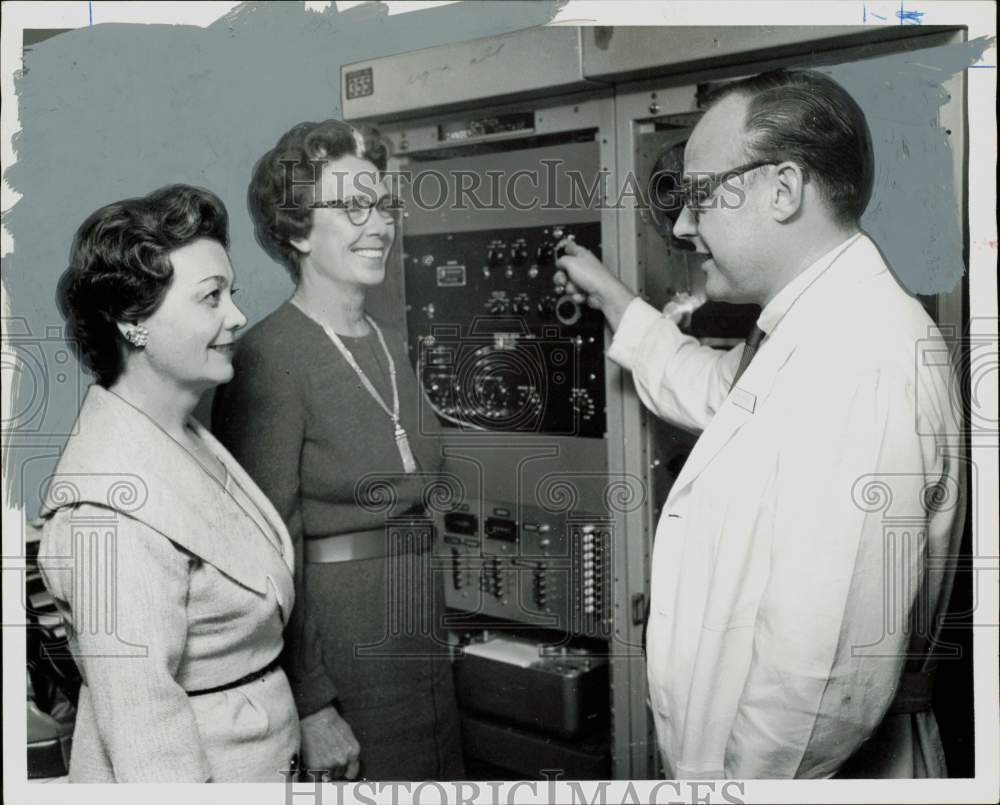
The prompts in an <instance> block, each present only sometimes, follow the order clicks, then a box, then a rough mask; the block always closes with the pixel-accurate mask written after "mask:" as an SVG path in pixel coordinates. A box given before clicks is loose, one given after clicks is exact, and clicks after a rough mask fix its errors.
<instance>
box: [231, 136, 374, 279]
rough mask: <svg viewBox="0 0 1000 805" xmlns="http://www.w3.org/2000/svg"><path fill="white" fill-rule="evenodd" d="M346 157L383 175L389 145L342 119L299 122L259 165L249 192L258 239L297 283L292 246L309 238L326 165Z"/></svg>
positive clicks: (297, 267) (251, 214) (295, 255)
mask: <svg viewBox="0 0 1000 805" xmlns="http://www.w3.org/2000/svg"><path fill="white" fill-rule="evenodd" d="M348 154H350V155H353V156H356V157H358V158H360V159H365V160H368V161H369V162H371V163H372V164H373V165H374V166H375V167H376V168H377V169H378V170H379V171H384V170H385V167H386V163H387V161H388V158H389V149H388V146H387V144H386V142H385V141H384V140H383V139H381V138H380V137H379V134H378V132H377V131H375V130H374V129H372V128H369V127H367V126H362V127H354V126H351V125H349V124H347V123H344V122H343V121H341V120H324V121H322V122H320V123H310V122H306V123H299V124H298V125H296V126H292V128H290V129H289V130H288V131H286V132H285V133H284V134H283V135H281V138H280V139H279V140H278V143H277V145H275V146H274V148H272V149H271V150H270V151H268V152H267V153H266V154H264V156H262V157H261V158H260V159H259V160H257V164H256V165H255V166H254V169H253V177H252V178H251V179H250V187H249V188H248V189H247V206H248V207H249V209H250V216H251V218H253V223H254V235H255V236H256V238H257V242H258V243H259V244H260V245H261V247H262V248H263V249H264V251H265V252H267V253H268V254H269V255H270V256H271V257H273V258H274V259H275V260H277V261H278V262H280V263H281V264H282V265H284V266H285V268H287V269H288V272H289V273H290V274H291V275H292V279H293V280H295V281H296V282H298V279H299V252H298V251H297V250H296V249H295V247H294V246H292V243H291V241H292V240H294V239H298V238H305V237H308V236H309V233H310V232H311V231H312V210H311V209H310V207H309V205H310V204H311V203H312V202H313V200H314V199H315V193H316V188H317V185H318V182H319V176H320V170H321V168H322V166H323V163H325V162H328V161H331V160H334V159H340V158H341V157H343V156H347V155H348Z"/></svg>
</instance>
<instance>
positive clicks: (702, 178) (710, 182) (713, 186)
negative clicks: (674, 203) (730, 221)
mask: <svg viewBox="0 0 1000 805" xmlns="http://www.w3.org/2000/svg"><path fill="white" fill-rule="evenodd" d="M777 164H778V163H777V162H775V161H774V160H773V159H758V160H756V161H754V162H748V163H746V164H745V165H738V166H737V167H735V168H731V169H730V170H727V171H723V172H721V173H699V174H696V175H695V176H691V177H687V178H685V179H684V181H683V182H682V183H681V198H682V201H683V204H684V206H685V207H686V208H687V209H688V210H690V211H691V212H692V213H695V214H697V213H700V212H704V211H705V210H707V209H710V208H711V207H712V206H713V201H712V200H713V197H714V196H715V192H716V191H717V190H718V189H719V188H720V187H722V186H723V185H724V184H726V182H731V181H732V180H733V179H735V178H737V177H738V176H742V175H743V174H745V173H749V172H750V171H752V170H757V168H763V167H764V166H765V165H777Z"/></svg>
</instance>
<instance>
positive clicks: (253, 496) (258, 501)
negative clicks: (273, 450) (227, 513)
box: [195, 422, 295, 570]
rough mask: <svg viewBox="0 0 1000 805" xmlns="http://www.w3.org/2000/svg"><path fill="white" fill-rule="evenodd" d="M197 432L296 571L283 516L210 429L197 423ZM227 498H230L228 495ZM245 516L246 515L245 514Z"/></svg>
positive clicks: (287, 561)
mask: <svg viewBox="0 0 1000 805" xmlns="http://www.w3.org/2000/svg"><path fill="white" fill-rule="evenodd" d="M195 430H196V431H197V432H198V435H199V436H201V438H202V439H204V440H205V443H206V444H208V446H209V447H210V448H211V449H212V452H214V453H215V454H216V455H217V456H218V457H219V458H220V459H222V462H223V463H224V464H225V465H226V469H227V470H228V471H229V474H230V475H231V476H232V477H233V478H235V479H236V482H237V483H238V484H239V485H240V486H241V487H242V488H243V491H244V492H246V493H247V496H248V497H249V498H250V500H251V502H252V503H253V504H254V505H255V506H256V507H257V508H258V509H259V510H260V513H261V515H262V516H263V517H264V519H265V521H266V522H267V524H268V526H270V528H271V530H272V531H273V532H274V534H275V535H276V536H277V538H278V539H279V540H280V542H281V551H282V556H283V557H284V560H285V564H286V565H287V566H288V569H289V570H294V568H295V549H294V546H293V545H292V539H291V537H290V536H289V534H288V529H287V528H286V527H285V521H284V520H282V519H281V515H280V514H278V510H277V509H275V508H274V505H273V504H272V503H271V501H270V500H269V499H268V497H267V495H265V494H264V493H263V492H261V491H260V488H259V487H258V486H257V484H256V483H255V482H254V480H253V479H252V478H251V477H250V476H249V475H248V474H247V472H246V470H244V469H243V467H241V466H240V464H239V462H238V461H237V460H236V459H235V458H233V457H232V455H231V454H230V453H229V451H228V450H226V448H225V447H224V446H223V445H222V443H221V442H219V441H218V440H217V439H216V438H215V437H214V436H213V435H212V434H211V432H209V431H208V429H206V428H205V427H203V426H202V425H201V424H199V423H197V422H196V423H195ZM226 497H229V496H228V495H227V496H226ZM237 508H238V507H237ZM244 516H246V515H245V514H244ZM251 519H252V518H251ZM254 525H256V523H254ZM263 536H264V538H265V539H267V540H268V541H269V542H270V541H271V538H270V536H268V535H267V534H265V535H263Z"/></svg>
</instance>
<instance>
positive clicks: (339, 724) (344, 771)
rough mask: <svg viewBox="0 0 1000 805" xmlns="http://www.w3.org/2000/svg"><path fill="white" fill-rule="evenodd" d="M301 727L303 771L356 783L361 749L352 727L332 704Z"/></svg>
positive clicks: (304, 719) (306, 719)
mask: <svg viewBox="0 0 1000 805" xmlns="http://www.w3.org/2000/svg"><path fill="white" fill-rule="evenodd" d="M300 725H301V727H302V767H303V769H305V770H306V772H307V773H308V772H309V771H327V770H329V771H330V773H331V774H332V775H333V777H334V778H335V779H336V778H340V777H344V778H346V779H348V780H353V779H355V778H356V777H357V776H358V768H359V763H358V758H359V757H360V756H361V745H360V744H359V743H358V739H357V738H355V737H354V732H353V730H352V729H351V725H350V724H348V723H347V722H346V721H344V719H343V718H341V717H340V713H338V712H337V708H335V707H334V706H333V705H332V704H331V705H328V706H326V707H324V708H323V709H322V710H318V711H316V712H315V713H313V714H312V715H309V716H306V717H305V718H303V719H302V720H301V722H300Z"/></svg>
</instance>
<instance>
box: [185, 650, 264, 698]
mask: <svg viewBox="0 0 1000 805" xmlns="http://www.w3.org/2000/svg"><path fill="white" fill-rule="evenodd" d="M278 656H279V657H280V656H281V655H280V654H279V655H278ZM280 665H281V663H280V662H279V661H278V657H275V658H274V659H273V660H271V662H269V663H268V664H267V665H265V666H264V667H263V668H261V669H260V670H258V671H254V672H253V673H252V674H247V675H246V676H241V677H240V678H239V679H236V680H233V681H232V682H227V683H226V684H225V685H216V686H215V687H214V688H204V689H202V690H188V691H185V693H187V695H188V696H204V695H206V694H208V693H221V692H222V691H224V690H232V689H233V688H238V687H240V686H241V685H246V684H247V683H249V682H255V681H257V680H258V679H260V678H261V677H264V676H267V675H268V674H269V673H271V671H274V670H275V669H277V668H278V667H280Z"/></svg>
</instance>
